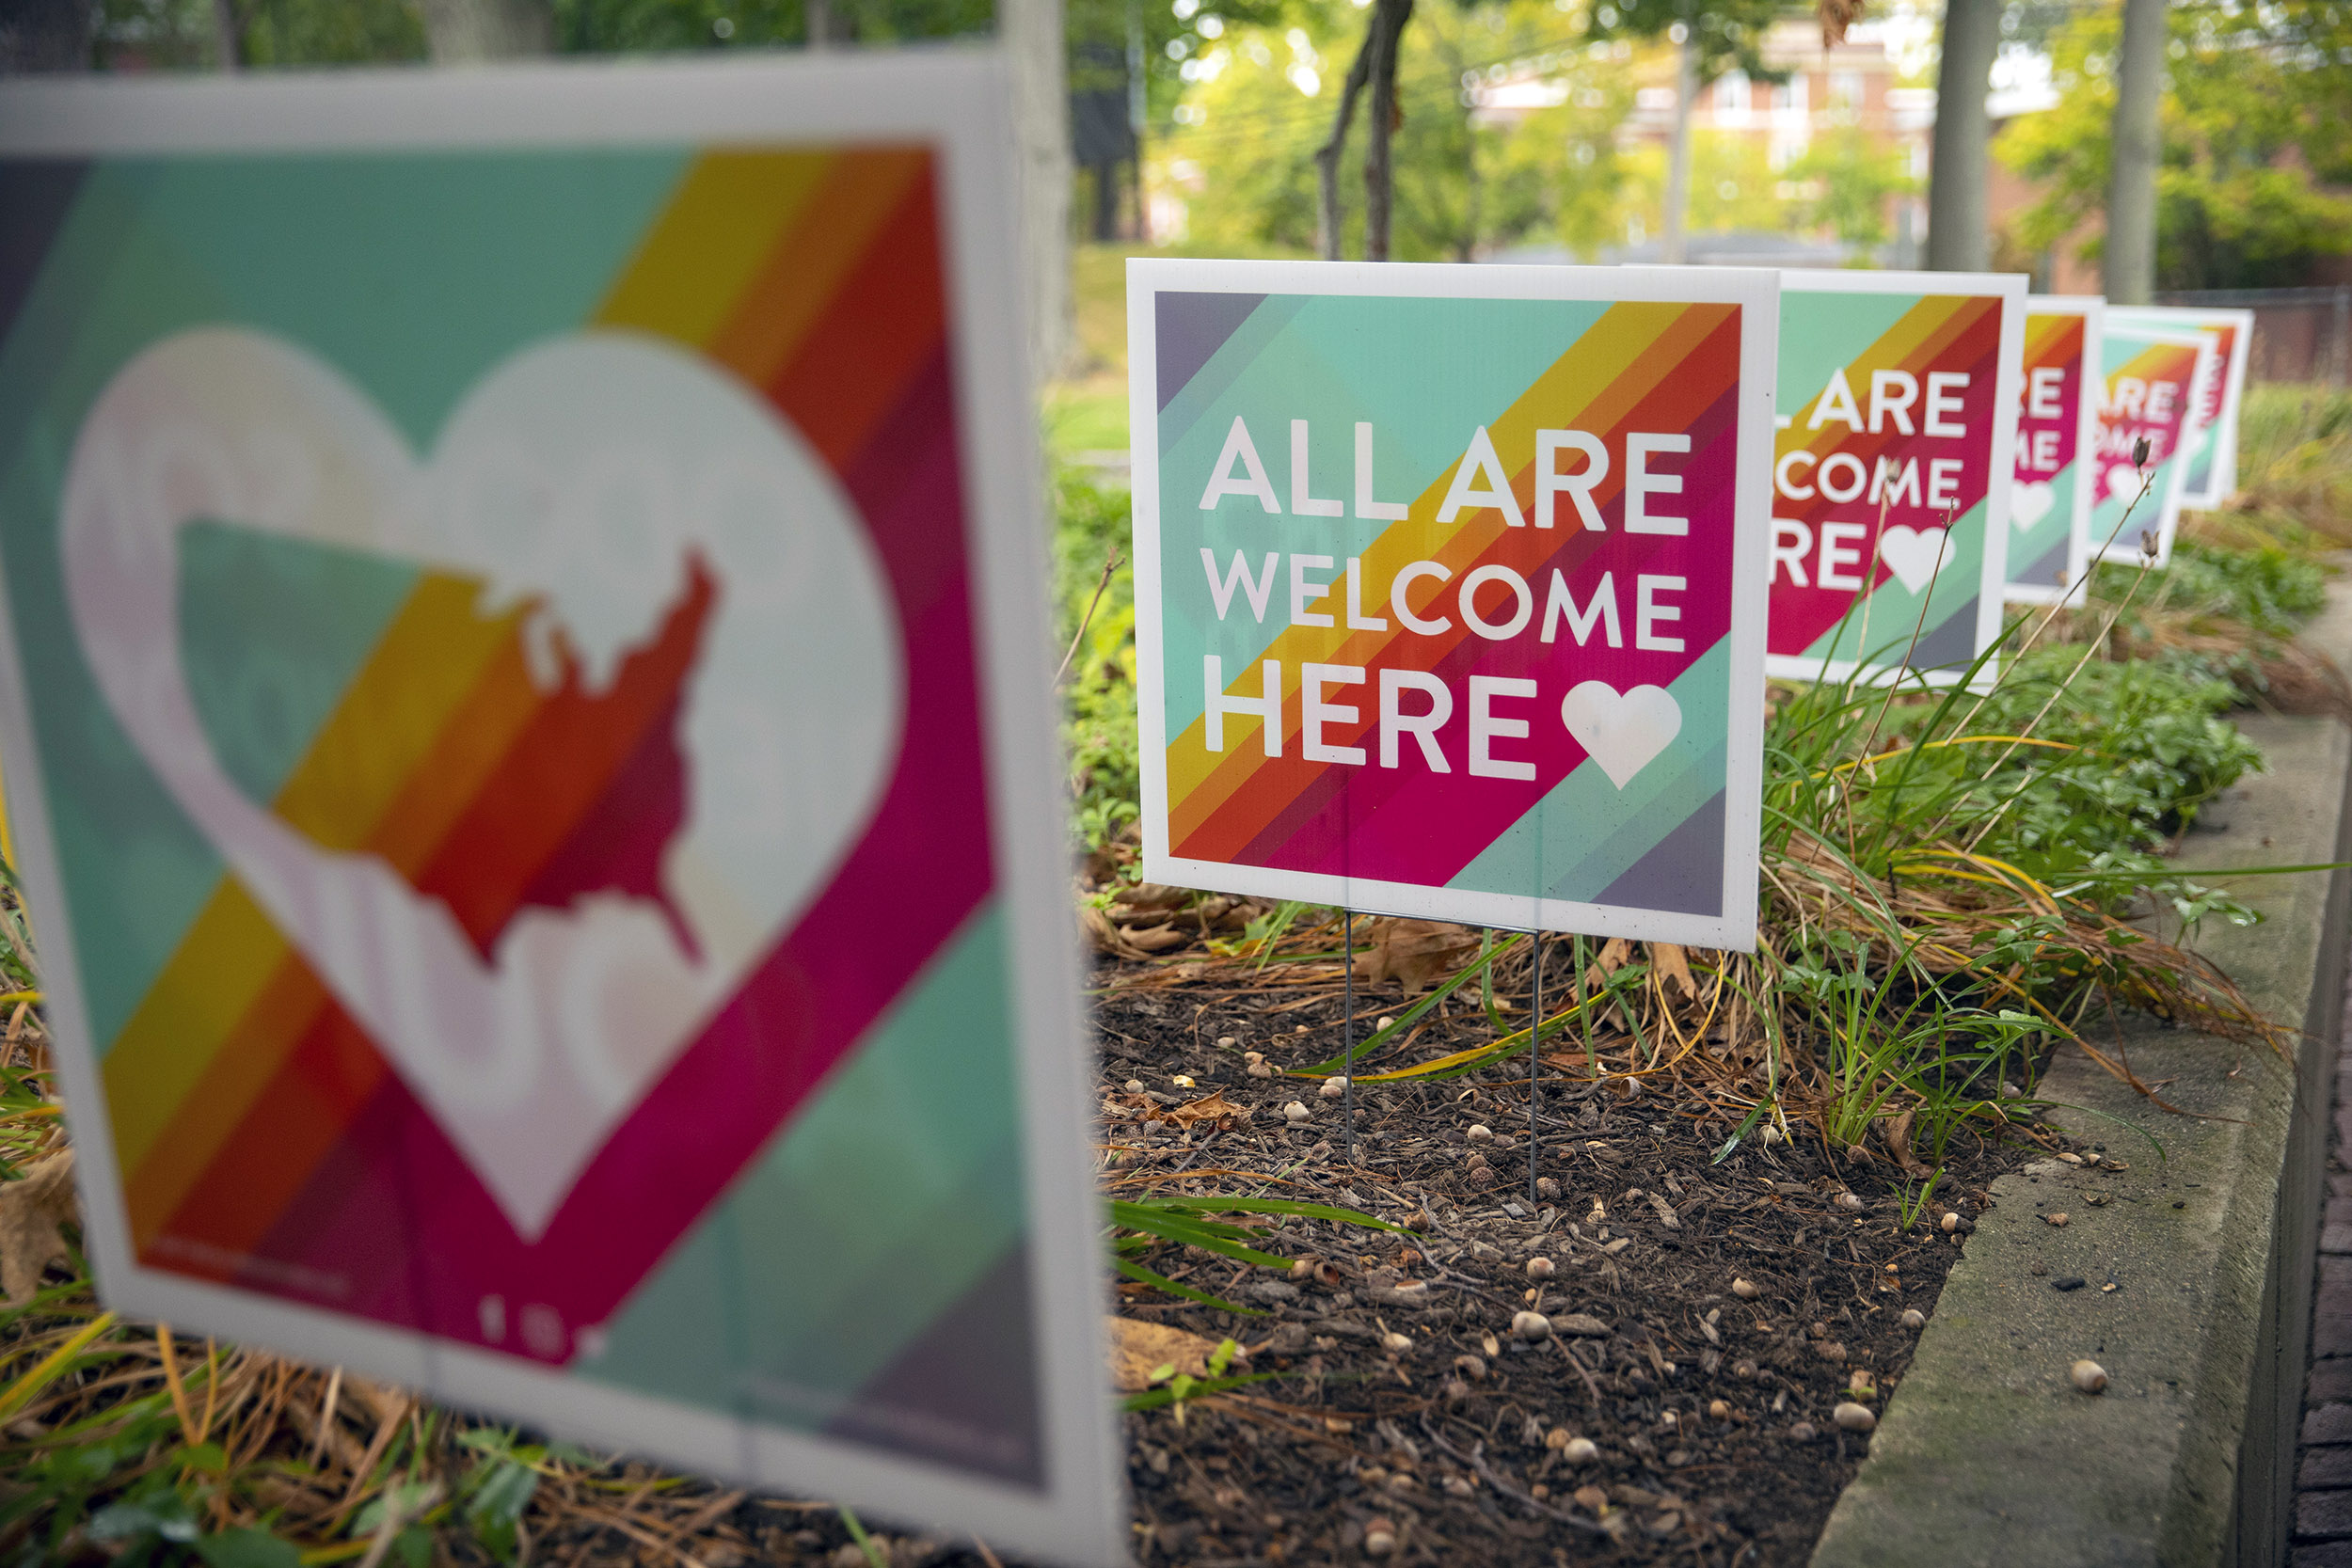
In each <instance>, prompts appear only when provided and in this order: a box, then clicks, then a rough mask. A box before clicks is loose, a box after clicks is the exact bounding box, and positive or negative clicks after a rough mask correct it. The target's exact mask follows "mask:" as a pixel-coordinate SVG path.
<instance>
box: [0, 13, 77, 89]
mask: <svg viewBox="0 0 2352 1568" xmlns="http://www.w3.org/2000/svg"><path fill="white" fill-rule="evenodd" d="M96 11H97V8H96V7H95V6H89V5H85V4H83V0H7V3H6V4H0V71H5V72H15V71H87V70H88V69H89V67H90V58H89V48H90V21H91V18H92V17H93V16H94V15H95V14H96Z"/></svg>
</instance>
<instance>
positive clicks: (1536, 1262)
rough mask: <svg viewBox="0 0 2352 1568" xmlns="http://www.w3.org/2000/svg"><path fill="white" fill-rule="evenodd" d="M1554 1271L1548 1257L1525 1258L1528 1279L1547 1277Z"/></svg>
mask: <svg viewBox="0 0 2352 1568" xmlns="http://www.w3.org/2000/svg"><path fill="white" fill-rule="evenodd" d="M1556 1272H1558V1271H1557V1270H1556V1269H1555V1268H1554V1266H1553V1264H1552V1261H1551V1259H1549V1258H1530V1259H1528V1260H1527V1277H1528V1278H1530V1279H1549V1278H1550V1277H1551V1276H1552V1275H1553V1274H1555V1273H1556Z"/></svg>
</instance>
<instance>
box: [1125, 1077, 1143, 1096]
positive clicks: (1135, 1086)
mask: <svg viewBox="0 0 2352 1568" xmlns="http://www.w3.org/2000/svg"><path fill="white" fill-rule="evenodd" d="M1127 1092H1128V1093H1129V1094H1141V1093H1142V1092H1143V1080H1142V1079H1140V1078H1130V1079H1128V1080H1127Z"/></svg>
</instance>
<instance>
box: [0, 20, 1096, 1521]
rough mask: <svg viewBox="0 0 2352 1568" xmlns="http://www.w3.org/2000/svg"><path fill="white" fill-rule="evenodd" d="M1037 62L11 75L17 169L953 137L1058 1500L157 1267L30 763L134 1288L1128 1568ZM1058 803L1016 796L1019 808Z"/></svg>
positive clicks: (738, 1464) (1033, 1258)
mask: <svg viewBox="0 0 2352 1568" xmlns="http://www.w3.org/2000/svg"><path fill="white" fill-rule="evenodd" d="M1009 103H1010V93H1009V73H1008V71H1006V69H1005V66H1004V63H1003V61H1002V59H1001V58H1000V56H999V55H997V53H996V52H995V51H993V49H987V48H978V47H961V46H950V47H943V48H937V49H926V50H920V51H908V52H904V53H896V54H892V55H866V56H859V55H829V56H827V57H826V58H825V59H824V60H822V61H821V62H820V61H814V60H807V59H804V58H800V57H791V56H780V55H762V56H758V57H746V58H739V59H734V60H722V61H709V60H693V61H682V60H664V61H652V62H647V61H631V62H625V63H602V62H599V63H572V62H564V63H553V62H541V63H532V64H523V65H501V66H495V67H480V68H470V69H468V70H465V71H431V72H427V71H336V72H332V73H324V72H321V73H288V74H284V75H262V76H241V77H238V78H236V79H235V80H233V81H229V80H223V79H220V78H181V79H173V80H161V79H144V80H124V79H120V78H115V79H104V78H97V79H83V80H46V81H44V80H29V81H28V80H23V79H20V80H17V81H13V82H10V83H9V84H8V87H7V89H6V90H5V91H0V157H104V156H108V155H130V154H151V155H183V154H190V153H200V152H222V153H235V152H247V151H251V152H267V151H299V152H309V153H317V152H326V151H336V150H430V149H436V148H451V149H457V148H474V147H506V148H548V149H555V148H566V147H579V148H583V149H585V148H595V147H644V146H657V147H660V146H673V147H704V148H708V147H717V146H725V145H730V144H733V145H740V144H745V143H753V144H765V145H785V146H790V145H805V146H809V147H811V148H817V149H822V148H825V147H828V146H834V145H839V144H843V143H852V142H874V141H881V140H887V139H897V140H902V141H905V142H909V143H921V144H925V145H928V146H930V147H931V148H933V149H934V150H936V152H937V154H938V156H939V159H940V166H941V168H942V171H943V175H944V178H943V182H942V185H941V200H942V205H943V209H944V213H943V216H944V218H945V223H944V225H943V228H944V230H945V232H944V235H943V240H944V244H945V248H946V255H947V260H948V264H947V269H946V270H947V278H948V288H949V290H950V292H951V313H950V320H949V328H950V331H951V334H952V341H953V344H954V351H955V360H956V379H957V401H958V404H959V407H958V418H959V420H960V422H961V447H962V457H963V461H964V465H965V471H964V476H963V477H964V482H965V489H966V492H967V494H968V495H969V496H970V497H971V515H972V517H973V523H974V527H973V537H972V550H973V562H974V585H973V596H974V601H975V602H974V610H975V629H976V637H977V657H978V664H979V673H980V680H981V685H982V689H981V690H980V692H979V693H978V699H979V701H980V702H981V703H982V704H983V705H984V708H985V715H984V719H983V728H984V732H985V736H986V738H985V741H984V744H985V746H986V748H987V751H986V756H987V759H988V760H987V767H988V769H989V774H990V777H989V780H988V789H989V796H990V812H991V818H992V834H993V842H992V846H991V852H992V858H993V862H994V865H995V869H996V875H997V877H998V883H997V888H998V893H999V895H1000V896H1001V897H1002V898H1003V900H1004V903H1005V907H1006V914H1007V920H1008V924H1009V928H1010V930H1011V932H1012V935H1013V942H1012V946H1013V950H1014V954H1015V962H1014V974H1013V975H1012V986H1013V992H1014V998H1013V1000H1014V1011H1015V1017H1014V1021H1013V1028H1014V1031H1015V1033H1016V1037H1017V1040H1018V1042H1019V1044H1018V1047H1017V1067H1016V1071H1017V1072H1018V1074H1019V1078H1020V1087H1021V1094H1022V1100H1023V1106H1022V1111H1023V1166H1024V1171H1025V1184H1026V1188H1027V1191H1026V1194H1025V1197H1026V1203H1027V1212H1028V1219H1029V1229H1028V1246H1029V1289H1030V1291H1031V1292H1032V1296H1033V1300H1034V1302H1035V1307H1034V1316H1033V1319H1032V1321H1033V1323H1034V1325H1035V1332H1036V1334H1037V1336H1038V1343H1037V1347H1036V1348H1037V1358H1038V1359H1037V1368H1038V1385H1039V1401H1040V1409H1039V1418H1040V1422H1041V1442H1042V1445H1043V1452H1042V1453H1041V1456H1040V1458H1041V1471H1042V1474H1043V1476H1044V1483H1043V1487H1042V1489H1041V1490H1032V1489H1030V1488H1027V1487H1023V1486H1019V1485H1015V1484H1011V1483H1008V1482H998V1481H989V1480H986V1479H982V1478H980V1477H978V1476H977V1475H975V1474H973V1473H971V1472H961V1471H951V1470H948V1469H946V1468H945V1467H944V1466H941V1465H936V1464H933V1463H929V1462H925V1461H921V1460H917V1459H915V1458H913V1457H911V1456H901V1455H891V1454H889V1453H887V1452H886V1451H884V1450H882V1449H875V1448H871V1447H867V1446H865V1445H861V1444H856V1443H851V1442H845V1441H840V1440H836V1439H830V1438H825V1437H822V1436H818V1435H816V1434H810V1433H799V1432H794V1431H789V1430H787V1429H783V1428H778V1427H773V1426H768V1425H765V1424H761V1423H758V1422H755V1421H754V1420H752V1419H750V1418H736V1417H731V1416H718V1415H713V1414H709V1413H707V1412H704V1411H700V1410H695V1409H691V1408H689V1407H687V1406H685V1405H683V1404H679V1403H675V1402H669V1401H664V1400H660V1399H656V1398H650V1397H647V1396H644V1395H642V1394H635V1393H631V1392H628V1391H627V1390H623V1389H619V1388H615V1387H612V1386H606V1385H602V1384H598V1383H595V1382H593V1381H590V1380H588V1379H584V1378H580V1377H576V1376H570V1375H566V1374H565V1373H564V1372H560V1371H556V1370H549V1369H547V1368H544V1367H540V1366H537V1365H534V1364H531V1363H526V1362H522V1361H519V1360H515V1359H512V1358H508V1357H502V1356H498V1355H494V1354H488V1353H486V1352H482V1351H479V1350H475V1349H472V1348H469V1347H463V1346H458V1345H454V1344H453V1343H450V1342H447V1341H443V1340H438V1339H437V1338H433V1337H431V1336H429V1335H425V1334H421V1333H417V1332H412V1331H407V1330H400V1329H393V1328H389V1327H386V1326H384V1325H381V1324H373V1323H364V1322H361V1321H360V1320H358V1319H351V1318H344V1317H341V1316H339V1315H337V1314H333V1313H329V1312H326V1311H321V1310H313V1309H310V1308H307V1307H296V1306H293V1305H291V1304H288V1303H284V1302H279V1301H274V1300H271V1299H269V1298H267V1297H264V1296H260V1295H256V1294H253V1293H250V1292H246V1291H238V1290H233V1289H229V1288H226V1287H221V1286H216V1285H212V1284H207V1283H203V1282H199V1281H196V1280H192V1279H189V1278H186V1277H185V1276H183V1275H174V1274H170V1273H167V1272H164V1271H160V1270H153V1269H148V1268H145V1267H143V1266H141V1265H140V1264H139V1263H138V1262H137V1260H136V1259H135V1258H134V1257H133V1255H132V1253H131V1249H130V1246H129V1240H128V1237H127V1235H126V1233H125V1229H124V1226H123V1221H122V1207H121V1206H122V1193H121V1187H120V1179H119V1174H118V1171H117V1168H116V1163H115V1155H114V1147H113V1137H112V1130H111V1127H110V1126H109V1123H108V1120H107V1117H106V1116H105V1114H104V1110H103V1107H104V1105H105V1097H104V1091H103V1082H102V1080H101V1076H100V1073H99V1071H98V1069H97V1056H96V1053H95V1052H94V1050H93V1042H92V1038H91V1034H90V1025H89V1010H88V1007H87V1004H86V1003H85V1001H84V998H83V996H82V993H81V987H80V981H79V977H78V976H79V968H78V964H77V961H76V955H75V953H74V944H73V934H72V933H73V927H72V920H71V918H70V917H69V915H68V913H67V905H68V900H67V898H66V896H65V890H64V883H63V879H62V878H61V876H60V874H59V869H58V863H57V856H56V841H55V838H54V835H53V832H52V830H51V826H50V817H49V810H48V801H47V781H46V780H45V779H44V778H43V777H42V775H41V772H40V768H39V767H38V766H26V767H24V768H19V769H17V770H16V773H15V776H13V777H12V778H11V779H10V780H9V784H10V793H11V795H12V797H13V799H12V800H11V801H10V804H11V807H12V808H13V816H14V826H15V830H16V837H17V843H18V846H19V851H20V858H21V860H22V865H21V868H20V869H21V871H22V875H23V879H24V886H25V889H26V892H27V894H28V895H29V898H30V900H31V903H32V907H33V911H34V914H35V917H36V923H37V925H38V927H39V929H40V933H41V936H40V942H41V946H42V949H43V951H44V953H45V955H46V958H47V961H46V963H44V965H43V979H44V985H45V989H46V990H47V991H48V995H49V1013H50V1022H51V1026H52V1028H53V1030H54V1031H55V1032H56V1037H58V1039H59V1041H60V1043H61V1045H62V1046H63V1049H61V1050H60V1051H59V1052H58V1053H57V1061H58V1068H59V1071H60V1074H61V1076H62V1077H63V1079H64V1087H65V1091H66V1102H67V1106H68V1110H67V1119H68V1123H69V1126H70V1129H71V1132H72V1138H73V1141H74V1143H75V1145H76V1146H78V1147H79V1148H80V1149H81V1153H82V1157H81V1158H80V1159H78V1160H77V1161H76V1162H75V1174H76V1176H77V1177H78V1178H79V1180H80V1181H81V1183H82V1188H83V1197H84V1214H85V1217H86V1227H87V1231H86V1246H87V1253H88V1256H89V1258H90V1259H91V1263H92V1265H93V1269H94V1271H95V1273H96V1275H97V1278H98V1280H99V1282H100V1286H101V1290H102V1293H103V1298H104V1300H105V1301H106V1303H107V1305H109V1306H110V1307H113V1308H114V1309H116V1310H117V1311H119V1312H123V1313H125V1314H127V1315H131V1316H134V1317H147V1318H156V1319H167V1320H169V1321H171V1322H173V1323H178V1324H181V1325H182V1326H183V1327H202V1328H205V1329H206V1330H208V1331H212V1332H218V1333H220V1334H222V1335H224V1336H226V1337H230V1338H238V1339H241V1340H246V1341H249V1342H255V1343H261V1344H266V1345H270V1346H273V1347H275V1348H277V1349H279V1350H281V1351H284V1352H286V1353H289V1354H294V1355H297V1356H301V1357H303V1358H305V1359H309V1360H313V1361H318V1362H323V1363H329V1364H338V1365H343V1366H348V1367H350V1368H352V1369H353V1370H357V1371H360V1372H363V1373H365V1374H367V1375H369V1376H371V1377H378V1378H384V1379H387V1380H389V1381H392V1382H395V1383H398V1384H402V1385H405V1386H410V1387H413V1388H417V1389H419V1390H421V1391H424V1392H427V1393H429V1394H430V1395H431V1396H432V1397H434V1398H436V1399H438V1400H442V1401H445V1402H451V1403H454V1404H458V1405H461V1406H464V1407H467V1408H470V1409H476V1410H482V1411H485V1412H490V1413H495V1414H498V1415H500V1416H501V1417H505V1418H514V1419H518V1420H522V1421H526V1422H530V1423H532V1424H535V1425H540V1426H544V1427H546V1428H548V1430H550V1431H553V1432H556V1433H561V1434H563V1435H565V1436H569V1437H572V1438H575V1439H578V1440H580V1441H581V1442H584V1443H587V1444H589V1445H591V1446H596V1447H601V1448H607V1449H615V1450H618V1451H623V1452H630V1453H636V1454H641V1455H644V1456H645V1457H647V1458H651V1459H656V1460H659V1461H662V1462H666V1463H670V1464H675V1465H683V1466H687V1467H691V1468H694V1469H699V1470H703V1471H706V1472H707V1473H709V1474H711V1475H713V1476H718V1477H723V1478H726V1479H728V1480H731V1481H738V1482H740V1483H743V1484H745V1485H749V1486H754V1487H758V1488H763V1489H771V1490H785V1489H788V1490H791V1491H793V1492H797V1493H801V1494H803V1495H808V1496H815V1497H825V1498H837V1499H839V1500H841V1501H844V1502H848V1503H851V1504H855V1505H857V1506H859V1507H861V1508H867V1509H871V1510H873V1511H874V1512H875V1513H878V1514H882V1515H883V1516H886V1517H896V1518H903V1519H906V1520H907V1521H908V1522H910V1523H915V1522H921V1523H926V1524H930V1525H932V1526H935V1527H938V1528H950V1529H953V1530H955V1531H957V1532H959V1533H966V1534H977V1535H978V1536H980V1537H982V1538H984V1539H986V1540H988V1541H990V1542H991V1543H992V1544H995V1545H997V1546H1000V1547H1004V1548H1009V1549H1011V1550H1013V1551H1016V1552H1019V1553H1021V1554H1023V1555H1028V1556H1036V1557H1040V1558H1043V1559H1047V1560H1054V1561H1057V1562H1065V1563H1072V1564H1087V1565H1095V1564H1112V1563H1123V1562H1125V1561H1127V1560H1128V1550H1127V1548H1128V1521H1127V1510H1126V1484H1125V1481H1126V1478H1125V1467H1124V1465H1123V1464H1122V1463H1121V1455H1122V1453H1123V1444H1122V1442H1121V1440H1120V1436H1119V1429H1118V1427H1117V1425H1116V1422H1115V1418H1114V1417H1113V1414H1112V1411H1111V1406H1110V1398H1109V1389H1108V1386H1107V1380H1106V1378H1105V1376H1104V1365H1105V1362H1104V1352H1103V1328H1102V1321H1103V1315H1104V1311H1105V1310H1106V1307H1107V1304H1108V1300H1109V1296H1108V1286H1107V1281H1108V1271H1107V1266H1106V1263H1105V1260H1104V1256H1103V1243H1102V1240H1101V1222H1102V1214H1101V1208H1100V1201H1099V1198H1098V1196H1097V1194H1096V1187H1095V1180H1094V1172H1093V1168H1092V1162H1091V1159H1090V1156H1089V1131H1088V1129H1089V1126H1090V1121H1089V1117H1090V1113H1091V1110H1092V1101H1091V1093H1090V1085H1089V1082H1088V1080H1087V1075H1086V1072H1085V1064H1086V1062H1087V1061H1088V1060H1089V1056H1090V1053H1089V1051H1088V1050H1087V1049H1086V1047H1085V1044H1084V1041H1085V1036H1084V1033H1083V1031H1082V1026H1081V1022H1080V1019H1079V1016H1078V1009H1077V1000H1076V999H1077V990H1078V986H1079V984H1080V977H1079V970H1078V964H1077V954H1076V951H1075V947H1074V943H1073V931H1072V927H1071V922H1070V916H1069V910H1068V907H1067V889H1066V887H1065V885H1064V882H1063V879H1062V876H1061V872H1060V869H1059V868H1060V865H1061V861H1062V856H1063V845H1064V844H1065V843H1066V842H1067V837H1066V833H1065V832H1064V829H1063V823H1062V819H1061V812H1060V809H1059V804H1058V802H1059V780H1058V777H1057V772H1056V769H1055V767H1054V759H1055V757H1056V756H1057V754H1058V747H1057V742H1056V738H1055V736H1056V733H1057V732H1056V725H1055V722H1054V718H1053V713H1054V708H1053V703H1052V699H1051V695H1050V693H1049V692H1048V691H1047V689H1046V680H1045V672H1046V671H1048V670H1050V669H1051V668H1052V663H1051V660H1052V657H1053V656H1052V652H1051V650H1050V649H1049V647H1048V641H1049V639H1048V637H1047V635H1046V624H1047V623H1046V617H1045V606H1044V602H1043V598H1044V595H1043V588H1042V584H1043V582H1044V580H1045V565H1044V552H1043V550H1042V548H1041V541H1040V538H1039V531H1038V527H1037V519H1038V518H1039V517H1040V516H1041V515H1042V501H1041V496H1040V494H1039V471H1038V464H1037V463H1036V461H1035V453H1036V451H1037V446H1036V442H1037V436H1036V425H1035V421H1034V420H1033V419H1032V418H1031V417H1030V414H1029V410H1030V409H1031V408H1032V406H1033V404H1034V398H1033V396H1032V387H1033V382H1032V378H1031V376H1030V375H1029V374H1028V372H1027V370H1026V360H1027V345H1026V341H1025V334H1024V330H1023V327H1024V320H1025V309H1023V307H1022V304H1021V301H1022V299H1023V297H1024V295H1023V290H1022V287H1021V274H1020V269H1019V266H1018V264H1017V261H1016V258H1017V257H1018V255H1019V246H1020V243H1021V242H1020V237H1019V234H1018V232H1017V230H1016V227H1015V223H1014V213H1015V211H1016V209H1017V206H1018V201H1019V192H1018V189H1017V183H1016V182H1017V170H1016V168H1015V166H1014V163H1013V160H1012V158H1011V157H1010V155H1009V149H1010V147H1011V146H1012V145H1013V138H1012V128H1011V124H1010V119H1009ZM0 752H5V754H7V755H8V756H9V757H12V758H13V757H24V758H27V759H31V758H34V757H35V756H37V752H36V751H35V749H34V736H33V731H32V725H31V721H30V710H29V707H28V705H27V700H26V692H25V688H24V669H23V664H22V662H21V659H20V657H19V654H18V644H17V640H16V629H15V626H14V624H13V618H12V616H11V615H10V613H9V610H8V604H7V600H6V596H5V594H0ZM1017 801H1028V802H1044V803H1042V804H1032V805H1029V806H1026V807H1024V808H1022V809H1012V807H1011V802H1017Z"/></svg>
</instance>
